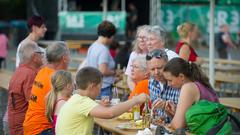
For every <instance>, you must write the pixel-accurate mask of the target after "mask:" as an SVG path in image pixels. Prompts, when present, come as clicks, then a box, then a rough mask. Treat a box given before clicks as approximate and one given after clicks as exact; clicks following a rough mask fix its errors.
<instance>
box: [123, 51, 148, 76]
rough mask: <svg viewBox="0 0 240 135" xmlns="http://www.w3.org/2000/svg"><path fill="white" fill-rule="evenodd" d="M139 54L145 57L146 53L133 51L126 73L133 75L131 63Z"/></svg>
mask: <svg viewBox="0 0 240 135" xmlns="http://www.w3.org/2000/svg"><path fill="white" fill-rule="evenodd" d="M139 56H140V57H145V56H146V54H140V53H137V52H136V51H132V52H131V54H130V57H129V60H128V64H127V68H126V71H125V74H126V75H128V76H131V65H132V62H133V60H134V59H135V58H137V57H139Z"/></svg>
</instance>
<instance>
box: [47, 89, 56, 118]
mask: <svg viewBox="0 0 240 135" xmlns="http://www.w3.org/2000/svg"><path fill="white" fill-rule="evenodd" d="M56 100H57V93H56V92H55V90H54V89H52V90H51V91H50V92H49V93H48V95H47V102H46V116H47V118H48V121H49V122H51V123H52V122H53V115H54V108H55V103H56Z"/></svg>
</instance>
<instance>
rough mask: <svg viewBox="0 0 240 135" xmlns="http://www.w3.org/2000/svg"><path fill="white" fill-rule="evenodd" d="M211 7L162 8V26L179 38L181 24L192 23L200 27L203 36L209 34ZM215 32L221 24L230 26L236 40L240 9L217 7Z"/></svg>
mask: <svg viewBox="0 0 240 135" xmlns="http://www.w3.org/2000/svg"><path fill="white" fill-rule="evenodd" d="M209 11H210V7H209V5H200V6H199V5H170V4H162V6H161V24H160V25H162V26H164V27H165V28H166V29H167V31H170V32H172V34H173V36H174V37H178V35H177V33H176V28H177V26H178V25H179V24H181V23H183V22H185V21H190V22H192V23H195V24H197V25H198V27H199V29H200V31H201V33H202V35H203V36H208V34H207V33H208V32H209ZM214 15H215V25H214V26H215V32H218V31H219V26H220V25H221V24H228V25H229V28H230V32H231V34H232V35H233V36H234V38H236V36H237V33H238V32H239V30H240V8H239V7H238V6H216V7H215V14H214Z"/></svg>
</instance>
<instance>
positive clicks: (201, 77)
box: [164, 58, 212, 89]
mask: <svg viewBox="0 0 240 135" xmlns="http://www.w3.org/2000/svg"><path fill="white" fill-rule="evenodd" d="M164 71H167V72H170V73H171V74H172V75H174V76H178V75H179V74H180V73H182V74H184V75H185V76H186V77H187V78H188V79H190V80H191V81H193V82H195V81H199V82H200V83H202V84H203V85H204V86H206V87H208V88H210V89H212V86H211V85H210V83H209V80H208V77H207V76H206V75H205V74H204V73H203V71H202V70H201V69H200V68H199V67H198V65H196V64H195V63H191V62H187V61H185V60H184V59H182V58H173V59H171V60H170V61H169V62H168V63H167V64H166V66H165V67H164Z"/></svg>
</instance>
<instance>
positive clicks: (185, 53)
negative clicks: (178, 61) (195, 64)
mask: <svg viewBox="0 0 240 135" xmlns="http://www.w3.org/2000/svg"><path fill="white" fill-rule="evenodd" d="M189 56H190V49H189V46H188V45H185V44H184V45H183V46H182V47H181V48H180V51H179V57H180V58H182V59H184V60H186V61H188V59H189Z"/></svg>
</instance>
